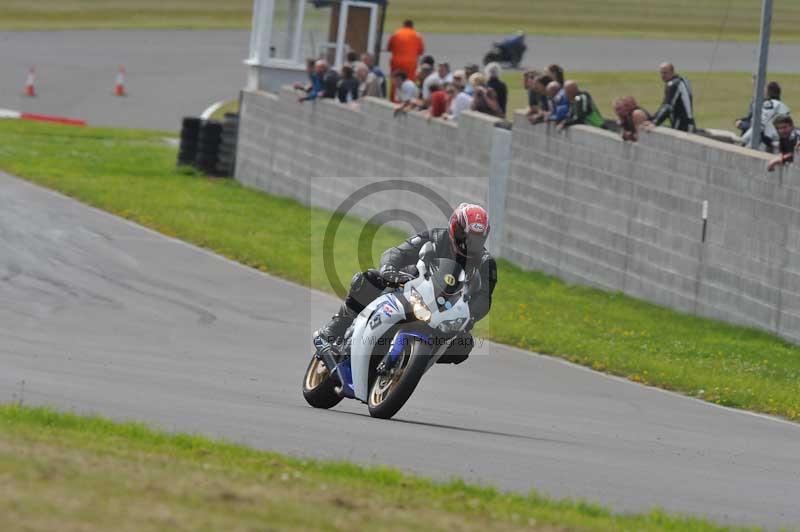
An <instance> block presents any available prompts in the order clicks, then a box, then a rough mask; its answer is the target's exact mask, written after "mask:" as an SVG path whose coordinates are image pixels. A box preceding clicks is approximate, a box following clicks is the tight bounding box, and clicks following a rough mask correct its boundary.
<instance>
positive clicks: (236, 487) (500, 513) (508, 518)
mask: <svg viewBox="0 0 800 532" xmlns="http://www.w3.org/2000/svg"><path fill="white" fill-rule="evenodd" d="M531 480H534V479H531ZM354 523H361V525H359V526H357V527H356V528H357V529H359V530H367V529H368V530H397V531H405V530H465V531H471V530H474V531H483V530H488V529H491V530H509V531H510V530H523V529H524V530H533V531H540V532H544V531H555V530H565V529H568V530H576V531H577V530H619V531H623V530H630V531H637V532H638V531H656V530H670V531H677V530H692V531H697V532H710V531H715V530H729V529H728V528H723V527H720V526H716V525H713V524H711V523H710V522H708V521H705V520H700V519H694V518H682V517H677V516H670V515H667V514H665V513H664V512H662V511H659V510H653V511H651V512H650V513H648V514H642V515H615V514H613V513H612V512H611V511H609V510H608V509H606V508H603V507H601V506H598V505H595V504H591V503H587V502H581V501H554V500H550V499H548V498H546V497H543V496H541V495H538V494H536V493H533V492H532V493H530V494H528V495H527V496H526V495H516V494H506V493H500V492H498V491H497V490H495V489H492V488H486V487H478V486H474V485H469V484H466V483H464V482H462V481H460V480H453V481H451V482H448V483H436V482H433V481H429V480H425V479H422V478H419V477H414V476H410V475H405V474H402V473H400V472H398V471H396V470H394V469H389V468H385V467H380V468H364V467H359V466H356V465H352V464H348V463H343V462H321V461H311V460H301V459H297V458H289V457H286V456H283V455H279V454H276V453H271V452H263V451H257V450H254V449H251V448H247V447H244V446H240V445H235V444H232V443H228V442H222V441H212V440H209V439H206V438H202V437H198V436H191V435H186V434H166V433H164V432H158V431H154V430H152V429H149V428H147V427H146V426H144V425H142V424H139V423H114V422H111V421H108V420H106V419H102V418H98V417H81V416H76V415H72V414H63V413H56V412H54V411H52V410H48V409H43V408H29V407H24V406H19V405H6V406H0V529H2V530H60V531H72V530H76V531H77V530H80V531H83V532H86V531H94V530H131V531H146V530H352V529H353V524H354Z"/></svg>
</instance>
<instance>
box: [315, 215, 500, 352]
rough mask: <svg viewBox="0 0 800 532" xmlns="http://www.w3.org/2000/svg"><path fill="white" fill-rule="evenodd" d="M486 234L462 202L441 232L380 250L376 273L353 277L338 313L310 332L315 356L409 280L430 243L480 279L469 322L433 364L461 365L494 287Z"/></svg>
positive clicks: (481, 220) (485, 224)
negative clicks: (385, 293) (383, 296)
mask: <svg viewBox="0 0 800 532" xmlns="http://www.w3.org/2000/svg"><path fill="white" fill-rule="evenodd" d="M489 229H490V227H489V215H488V213H487V212H486V210H485V209H484V208H483V207H481V206H480V205H475V204H470V203H462V204H460V205H459V206H458V207H457V208H456V209H455V211H454V212H453V214H452V215H451V216H450V221H449V224H448V227H447V228H437V229H431V230H429V231H423V232H421V233H418V234H416V235H413V236H411V237H410V238H408V239H407V240H405V241H404V242H402V243H400V244H399V245H397V246H395V247H392V248H389V249H387V250H386V251H384V252H383V254H382V255H381V259H380V270H375V269H370V270H367V271H364V272H359V273H356V274H355V275H354V276H353V279H352V281H351V283H350V290H349V292H348V294H347V297H346V298H345V301H344V303H343V304H342V306H341V308H340V309H339V312H337V313H336V314H335V315H334V316H333V317H332V318H331V319H330V321H329V322H328V323H327V324H326V325H325V326H324V327H322V328H321V329H320V330H318V331H316V332H315V333H314V337H313V341H314V347H315V348H316V349H317V353H318V354H319V355H320V356H322V355H323V354H324V353H325V352H326V351H327V352H330V350H332V349H335V348H336V346H337V345H338V344H339V343H341V341H342V338H343V336H344V334H345V332H346V331H347V328H348V327H349V326H350V325H351V324H352V323H353V320H354V319H355V318H356V316H358V314H359V313H360V312H361V311H362V310H363V309H364V307H366V306H367V305H368V304H369V303H370V302H372V301H373V300H374V299H376V298H377V297H378V296H379V295H380V294H381V293H382V292H383V291H384V290H385V289H386V288H387V287H397V286H400V285H402V284H403V283H404V282H406V281H408V280H410V279H413V278H415V277H416V275H417V272H416V263H417V261H418V260H419V251H420V249H421V248H422V246H423V245H424V244H425V243H426V242H431V243H432V244H433V246H434V252H435V257H436V258H447V259H452V260H455V261H456V262H458V263H459V264H460V265H461V267H462V268H463V269H464V271H465V272H466V274H467V275H468V276H470V277H471V276H473V275H475V273H478V274H479V275H480V279H481V287H480V289H479V290H478V291H477V292H476V294H475V295H474V296H473V297H472V298H471V299H470V302H469V307H470V314H471V316H472V320H473V321H472V323H471V324H470V326H469V327H467V330H466V331H465V332H463V333H461V334H460V335H459V337H457V338H456V339H455V340H454V341H453V342H452V344H451V346H450V348H448V350H447V352H446V353H445V354H444V355H443V356H442V357H441V358H440V359H439V362H440V363H451V364H459V363H461V362H463V361H464V360H466V359H467V357H468V356H469V353H470V351H471V350H472V347H473V346H474V339H473V338H472V336H471V335H470V334H469V332H468V330H469V329H471V327H472V325H473V324H474V322H476V321H478V320H480V319H482V318H483V317H484V316H486V314H488V313H489V309H490V308H491V305H492V292H493V291H494V287H495V285H496V284H497V264H496V262H495V260H494V258H493V257H492V256H491V254H490V253H489V252H488V251H487V250H486V248H485V247H484V246H485V243H486V239H487V237H488V236H489Z"/></svg>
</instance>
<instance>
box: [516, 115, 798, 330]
mask: <svg viewBox="0 0 800 532" xmlns="http://www.w3.org/2000/svg"><path fill="white" fill-rule="evenodd" d="M769 159H770V156H769V155H767V154H761V153H756V152H752V151H750V150H745V149H743V148H739V147H736V146H730V145H725V144H721V143H718V142H715V141H712V140H708V139H704V138H700V137H696V136H690V135H686V134H684V133H681V132H676V131H672V130H666V129H658V130H656V131H654V132H652V133H649V134H644V135H642V138H641V139H640V141H639V142H638V143H636V144H632V143H626V142H622V141H621V140H620V139H619V138H618V137H617V136H616V135H613V134H610V133H608V132H605V131H602V130H597V129H594V128H589V127H583V126H579V127H574V128H570V129H569V130H568V131H566V132H563V133H562V132H557V131H555V130H554V128H552V127H551V126H547V125H540V126H531V125H530V124H528V123H527V120H525V118H524V116H517V117H516V120H515V124H514V130H513V143H512V159H511V170H510V177H509V182H508V190H509V193H508V200H507V203H506V212H505V216H506V220H507V221H506V231H505V235H504V239H503V243H502V246H501V254H503V255H504V256H506V257H508V258H509V259H511V260H512V261H515V262H517V263H519V264H521V265H523V266H524V267H527V268H531V269H537V270H542V271H545V272H548V273H551V274H553V275H556V276H558V277H561V278H563V279H565V280H567V281H571V282H576V283H581V284H588V285H592V286H597V287H600V288H603V289H606V290H612V291H621V292H624V293H627V294H629V295H632V296H634V297H638V298H641V299H646V300H648V301H653V302H655V303H659V304H663V305H666V306H669V307H672V308H675V309H678V310H681V311H684V312H689V313H696V314H699V315H702V316H708V317H714V318H719V319H723V320H726V321H730V322H733V323H738V324H744V325H749V326H754V327H758V328H762V329H765V330H768V331H771V332H775V333H777V334H779V335H781V336H783V337H785V338H787V339H790V340H793V341H800V292H798V289H800V284H799V283H798V281H800V270H798V267H800V255H798V254H797V252H798V250H800V210H799V209H800V201H799V200H800V190H799V188H800V181H799V180H798V177H800V173H799V172H798V170H797V169H796V168H787V169H783V170H781V171H778V172H774V173H769V172H767V169H766V163H767V161H769ZM704 201H707V202H708V222H707V227H706V234H705V240H703V219H702V209H703V202H704Z"/></svg>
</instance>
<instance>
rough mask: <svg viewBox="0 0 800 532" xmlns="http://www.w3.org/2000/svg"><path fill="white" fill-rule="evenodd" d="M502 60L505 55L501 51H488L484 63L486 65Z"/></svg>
mask: <svg viewBox="0 0 800 532" xmlns="http://www.w3.org/2000/svg"><path fill="white" fill-rule="evenodd" d="M502 60H503V56H502V55H500V54H499V53H497V52H495V51H492V52H487V53H486V55H484V56H483V65H484V66H486V65H488V64H489V63H494V62H497V63H499V62H500V61H502Z"/></svg>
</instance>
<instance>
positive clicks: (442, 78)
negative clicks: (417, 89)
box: [422, 63, 453, 101]
mask: <svg viewBox="0 0 800 532" xmlns="http://www.w3.org/2000/svg"><path fill="white" fill-rule="evenodd" d="M452 82H453V74H451V73H450V64H449V63H439V64H438V65H437V66H436V72H434V73H433V74H431V75H429V76H428V77H427V78H425V81H424V82H422V99H423V100H426V101H427V100H428V99H429V98H430V97H431V85H434V84H436V85H439V86H440V87H444V86H445V85H446V84H447V83H452Z"/></svg>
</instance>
